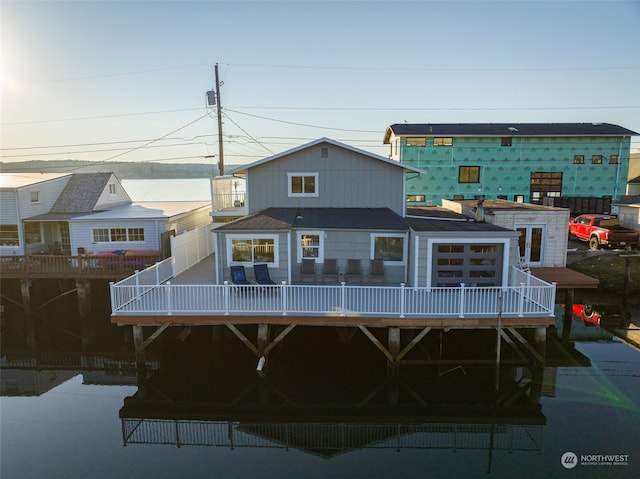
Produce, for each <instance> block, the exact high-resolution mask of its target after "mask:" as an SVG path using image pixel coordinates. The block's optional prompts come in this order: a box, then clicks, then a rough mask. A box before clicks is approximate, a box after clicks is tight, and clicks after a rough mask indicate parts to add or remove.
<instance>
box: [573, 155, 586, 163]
mask: <svg viewBox="0 0 640 479" xmlns="http://www.w3.org/2000/svg"><path fill="white" fill-rule="evenodd" d="M573 164H574V165H584V155H575V156H574V157H573Z"/></svg>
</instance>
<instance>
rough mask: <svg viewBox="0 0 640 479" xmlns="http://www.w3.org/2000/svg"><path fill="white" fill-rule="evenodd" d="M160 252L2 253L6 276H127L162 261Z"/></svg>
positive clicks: (1, 267)
mask: <svg viewBox="0 0 640 479" xmlns="http://www.w3.org/2000/svg"><path fill="white" fill-rule="evenodd" d="M159 259H160V258H159V255H155V256H154V255H129V256H125V255H111V256H100V255H95V256H89V255H87V256H66V255H24V256H0V275H2V278H4V279H47V278H55V279H59V278H71V279H80V278H86V279H110V280H114V279H115V280H117V279H121V278H125V277H127V276H129V275H131V274H133V273H134V271H136V270H141V269H144V268H146V267H147V266H149V265H152V264H154V263H155V262H156V261H158V260H159Z"/></svg>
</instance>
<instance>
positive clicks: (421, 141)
mask: <svg viewBox="0 0 640 479" xmlns="http://www.w3.org/2000/svg"><path fill="white" fill-rule="evenodd" d="M407 146H427V139H426V138H407Z"/></svg>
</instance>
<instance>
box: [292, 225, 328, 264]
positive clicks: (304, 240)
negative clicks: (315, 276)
mask: <svg viewBox="0 0 640 479" xmlns="http://www.w3.org/2000/svg"><path fill="white" fill-rule="evenodd" d="M303 259H314V260H316V262H317V263H322V262H323V261H324V232H323V231H299V232H298V261H299V262H301V261H302V260H303Z"/></svg>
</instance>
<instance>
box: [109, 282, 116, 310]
mask: <svg viewBox="0 0 640 479" xmlns="http://www.w3.org/2000/svg"><path fill="white" fill-rule="evenodd" d="M109 296H111V312H112V313H115V311H116V291H115V288H114V285H113V281H109Z"/></svg>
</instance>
